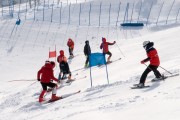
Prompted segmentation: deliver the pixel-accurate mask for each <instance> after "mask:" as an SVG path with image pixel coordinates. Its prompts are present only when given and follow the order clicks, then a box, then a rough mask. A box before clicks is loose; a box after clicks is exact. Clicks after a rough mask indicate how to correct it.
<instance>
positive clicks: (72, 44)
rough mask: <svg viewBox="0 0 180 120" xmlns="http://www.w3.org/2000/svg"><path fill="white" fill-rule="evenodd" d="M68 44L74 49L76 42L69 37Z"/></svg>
mask: <svg viewBox="0 0 180 120" xmlns="http://www.w3.org/2000/svg"><path fill="white" fill-rule="evenodd" d="M67 46H68V47H69V48H71V49H74V42H73V41H72V39H69V40H68V42H67Z"/></svg>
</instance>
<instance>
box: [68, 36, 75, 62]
mask: <svg viewBox="0 0 180 120" xmlns="http://www.w3.org/2000/svg"><path fill="white" fill-rule="evenodd" d="M67 46H68V47H69V58H70V59H71V58H73V57H74V55H73V50H74V41H73V40H72V39H71V38H69V39H68V42H67Z"/></svg>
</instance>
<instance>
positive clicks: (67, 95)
mask: <svg viewBox="0 0 180 120" xmlns="http://www.w3.org/2000/svg"><path fill="white" fill-rule="evenodd" d="M80 92H81V90H78V91H76V92H72V93H68V94H64V95H62V96H60V97H59V99H56V100H51V99H49V100H45V101H43V102H41V104H47V103H52V102H56V101H58V100H62V99H64V98H67V97H70V96H73V95H76V94H78V93H80Z"/></svg>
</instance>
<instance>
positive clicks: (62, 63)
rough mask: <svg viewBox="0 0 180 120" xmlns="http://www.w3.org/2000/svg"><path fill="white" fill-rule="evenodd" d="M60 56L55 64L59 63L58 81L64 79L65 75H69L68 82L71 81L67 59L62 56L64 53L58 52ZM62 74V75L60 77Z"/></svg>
mask: <svg viewBox="0 0 180 120" xmlns="http://www.w3.org/2000/svg"><path fill="white" fill-rule="evenodd" d="M59 53H60V55H59V56H58V57H57V62H58V63H59V68H60V73H59V77H58V79H59V80H63V79H65V78H66V74H69V76H68V80H71V71H70V69H69V64H68V62H67V58H66V57H65V55H64V51H63V50H60V51H59ZM61 74H63V75H61Z"/></svg>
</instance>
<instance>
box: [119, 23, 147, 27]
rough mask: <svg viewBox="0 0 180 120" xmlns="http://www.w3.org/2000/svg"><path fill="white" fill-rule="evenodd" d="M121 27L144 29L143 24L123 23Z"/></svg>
mask: <svg viewBox="0 0 180 120" xmlns="http://www.w3.org/2000/svg"><path fill="white" fill-rule="evenodd" d="M121 26H127V27H128V26H129V27H142V26H144V24H143V23H122V24H121Z"/></svg>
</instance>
